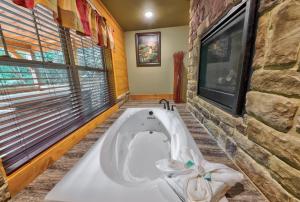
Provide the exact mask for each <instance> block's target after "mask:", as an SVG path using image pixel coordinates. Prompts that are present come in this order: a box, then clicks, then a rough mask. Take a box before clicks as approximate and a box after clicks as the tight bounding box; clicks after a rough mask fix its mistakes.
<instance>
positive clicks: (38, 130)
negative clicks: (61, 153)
mask: <svg viewBox="0 0 300 202" xmlns="http://www.w3.org/2000/svg"><path fill="white" fill-rule="evenodd" d="M7 22H9V23H7ZM0 26H1V27H0V28H1V29H0V87H1V89H0V158H1V159H2V162H3V165H4V168H5V170H6V172H7V174H10V173H12V172H13V171H14V170H16V169H17V168H19V167H20V166H21V165H23V164H24V163H26V162H28V161H29V160H30V159H32V158H33V157H35V156H36V155H37V154H39V153H40V152H42V151H44V150H45V149H47V148H49V147H50V146H51V145H53V144H54V143H56V142H57V141H59V140H61V139H62V138H64V137H65V136H67V135H68V134H70V132H72V131H74V130H76V129H77V128H78V127H80V126H82V125H83V124H84V123H86V122H87V121H89V120H90V119H91V118H93V117H94V116H96V115H98V114H99V113H101V112H102V111H104V110H105V109H107V108H108V107H109V106H111V104H113V103H114V99H112V97H111V94H112V92H113V89H111V88H109V84H108V82H107V81H108V80H107V77H108V76H107V71H106V70H105V68H104V66H105V65H104V62H103V61H104V58H103V55H102V49H101V48H100V47H97V46H96V45H95V44H93V42H92V41H91V40H90V39H89V37H83V36H80V35H77V34H76V33H75V32H71V35H70V34H69V32H68V31H67V30H65V29H64V28H61V27H59V26H58V25H57V24H56V23H55V21H54V19H53V17H52V13H51V12H49V11H48V10H47V9H46V8H43V7H41V6H38V7H36V8H35V9H34V10H33V11H32V10H28V9H24V8H22V7H19V6H16V5H14V4H13V3H11V2H10V0H2V1H1V2H0ZM72 34H73V35H72ZM68 39H72V40H68ZM75 39H76V40H77V39H80V40H79V41H78V45H77V44H76V43H77V42H76V41H75ZM69 42H70V44H69ZM73 42H74V43H73ZM75 42H76V43H75ZM79 42H80V43H79ZM77 46H78V48H77V49H76V47H77ZM75 50H76V52H75ZM75 53H76V54H75ZM91 61H92V62H91Z"/></svg>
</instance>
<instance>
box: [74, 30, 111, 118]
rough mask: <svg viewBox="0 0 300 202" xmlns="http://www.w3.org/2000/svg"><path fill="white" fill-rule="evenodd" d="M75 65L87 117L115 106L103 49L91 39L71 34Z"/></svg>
mask: <svg viewBox="0 0 300 202" xmlns="http://www.w3.org/2000/svg"><path fill="white" fill-rule="evenodd" d="M70 36H71V43H72V45H73V46H72V49H73V55H74V60H75V61H74V63H75V64H76V69H77V70H78V72H79V74H78V76H79V83H80V89H81V91H80V94H81V98H82V105H83V112H84V116H85V117H90V116H93V115H94V114H97V113H98V112H99V111H101V110H103V109H104V108H105V107H107V106H110V105H111V104H113V102H112V101H113V100H114V99H113V98H112V96H111V93H112V92H113V91H111V89H110V88H109V85H108V72H107V71H106V69H105V64H104V58H103V57H104V55H103V48H101V47H99V46H98V45H96V43H95V42H94V41H92V39H91V37H86V36H80V35H78V34H76V33H75V32H74V31H71V32H70Z"/></svg>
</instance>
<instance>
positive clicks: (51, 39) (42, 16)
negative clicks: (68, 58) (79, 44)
mask: <svg viewBox="0 0 300 202" xmlns="http://www.w3.org/2000/svg"><path fill="white" fill-rule="evenodd" d="M34 16H35V21H36V26H37V31H38V36H39V39H40V42H41V44H40V45H41V52H42V54H43V57H44V60H45V62H53V63H60V64H64V63H65V60H64V52H63V46H65V44H66V41H65V36H62V35H65V33H64V31H63V30H62V28H60V27H59V26H58V24H57V23H56V22H55V21H54V18H53V14H52V12H50V11H49V10H47V9H45V8H43V7H42V6H39V5H38V6H37V7H35V9H34Z"/></svg>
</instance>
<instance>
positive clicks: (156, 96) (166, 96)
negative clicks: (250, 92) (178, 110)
mask: <svg viewBox="0 0 300 202" xmlns="http://www.w3.org/2000/svg"><path fill="white" fill-rule="evenodd" d="M129 99H130V100H160V99H167V100H173V94H152V95H130V96H129Z"/></svg>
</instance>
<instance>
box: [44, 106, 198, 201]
mask: <svg viewBox="0 0 300 202" xmlns="http://www.w3.org/2000/svg"><path fill="white" fill-rule="evenodd" d="M183 148H189V149H193V150H194V152H195V153H196V154H197V155H199V157H200V158H202V155H201V153H200V151H199V149H198V148H197V145H196V144H195V142H194V140H193V138H192V137H191V135H190V133H189V132H188V130H187V128H186V126H185V124H184V123H183V121H182V119H181V118H180V116H179V114H178V112H177V111H167V110H164V109H160V108H129V109H127V110H126V111H125V112H124V113H123V114H122V115H121V116H120V117H119V118H118V119H117V120H116V121H115V123H114V124H113V125H112V126H111V127H110V128H109V129H108V131H107V132H106V133H105V134H104V135H103V137H102V138H100V139H99V140H98V141H97V142H96V143H95V145H94V146H93V147H92V148H91V149H90V150H89V151H88V152H87V153H86V154H85V155H84V157H83V158H82V159H81V160H80V161H79V162H78V163H77V164H76V165H75V166H74V167H73V168H72V169H71V171H69V172H68V173H67V175H66V176H65V177H64V178H63V179H62V180H61V181H60V182H59V183H58V184H57V185H56V186H55V187H54V188H53V189H52V190H51V191H50V192H49V193H48V194H47V196H46V198H45V201H52V202H53V201H60V202H62V201H68V202H85V201H89V202H94V201H95V202H102V201H103V202H141V201H143V202H153V201H157V202H177V201H180V200H179V198H178V197H177V195H176V194H175V193H174V192H173V190H172V189H171V188H170V187H169V186H168V185H167V183H166V182H165V181H164V180H163V179H162V178H161V176H162V175H161V173H160V172H159V170H158V169H157V168H156V167H155V162H156V161H158V160H160V159H166V158H172V159H175V160H176V159H178V158H179V153H180V151H181V150H182V149H183Z"/></svg>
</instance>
